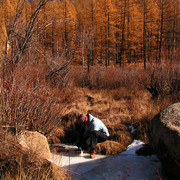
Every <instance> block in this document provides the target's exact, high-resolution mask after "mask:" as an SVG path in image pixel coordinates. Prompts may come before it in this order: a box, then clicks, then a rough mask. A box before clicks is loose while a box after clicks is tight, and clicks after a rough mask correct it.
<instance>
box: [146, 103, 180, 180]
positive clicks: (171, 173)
mask: <svg viewBox="0 0 180 180" xmlns="http://www.w3.org/2000/svg"><path fill="white" fill-rule="evenodd" d="M148 136H149V144H150V146H151V147H152V149H153V151H154V152H155V153H156V154H157V156H158V158H159V159H160V161H161V162H162V166H163V168H164V170H165V173H166V174H167V176H168V179H173V180H176V179H178V180H179V179H180V103H175V104H173V105H171V106H168V107H167V108H165V109H164V110H163V111H161V112H160V113H158V114H157V115H156V116H155V117H154V118H153V119H152V120H151V121H150V123H149V125H148Z"/></svg>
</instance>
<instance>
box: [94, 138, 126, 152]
mask: <svg viewBox="0 0 180 180" xmlns="http://www.w3.org/2000/svg"><path fill="white" fill-rule="evenodd" d="M125 149H126V147H124V146H123V145H122V144H121V143H118V142H115V141H105V142H103V143H98V144H97V147H96V152H97V153H100V154H106V155H115V154H117V153H120V152H122V151H124V150H125Z"/></svg>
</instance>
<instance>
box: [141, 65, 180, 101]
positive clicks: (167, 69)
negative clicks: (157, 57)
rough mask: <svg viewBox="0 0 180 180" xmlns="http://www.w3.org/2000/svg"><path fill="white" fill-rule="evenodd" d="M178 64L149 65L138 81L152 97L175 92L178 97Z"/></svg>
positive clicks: (155, 97)
mask: <svg viewBox="0 0 180 180" xmlns="http://www.w3.org/2000/svg"><path fill="white" fill-rule="evenodd" d="M179 81H180V66H179V64H165V63H164V62H162V63H161V64H158V65H156V66H152V65H149V66H148V67H147V70H146V71H144V73H143V74H142V75H141V77H140V82H141V83H142V84H143V85H144V86H145V88H146V89H147V90H148V91H149V92H150V93H151V95H152V98H153V99H158V97H160V96H161V97H165V96H167V95H172V94H176V95H177V98H176V99H179V92H180V86H179Z"/></svg>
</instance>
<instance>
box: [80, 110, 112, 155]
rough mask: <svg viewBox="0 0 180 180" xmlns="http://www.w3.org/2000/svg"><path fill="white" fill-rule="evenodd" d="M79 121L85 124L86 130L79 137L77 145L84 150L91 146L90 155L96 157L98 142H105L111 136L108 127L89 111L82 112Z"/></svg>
mask: <svg viewBox="0 0 180 180" xmlns="http://www.w3.org/2000/svg"><path fill="white" fill-rule="evenodd" d="M77 121H78V123H79V124H82V125H83V126H84V132H83V133H82V135H81V137H80V138H79V140H78V143H77V146H78V148H79V149H82V150H85V149H89V148H90V157H91V158H95V149H96V145H97V143H99V142H104V141H106V140H108V138H109V132H108V129H107V127H106V126H105V125H104V123H103V122H102V121H101V120H100V119H98V118H96V117H94V116H92V115H91V114H89V113H88V114H80V115H79V117H78V120H77Z"/></svg>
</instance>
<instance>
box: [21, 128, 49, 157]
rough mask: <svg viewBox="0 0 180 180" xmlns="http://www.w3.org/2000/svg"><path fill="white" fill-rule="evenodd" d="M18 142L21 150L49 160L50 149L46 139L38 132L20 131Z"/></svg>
mask: <svg viewBox="0 0 180 180" xmlns="http://www.w3.org/2000/svg"><path fill="white" fill-rule="evenodd" d="M18 142H19V144H20V145H21V146H22V148H23V150H25V151H29V152H31V153H35V154H36V155H38V156H39V157H41V158H43V159H49V158H50V148H49V144H48V141H47V139H46V137H45V136H44V135H42V134H40V133H38V132H36V131H35V132H33V131H21V133H19V134H18Z"/></svg>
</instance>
